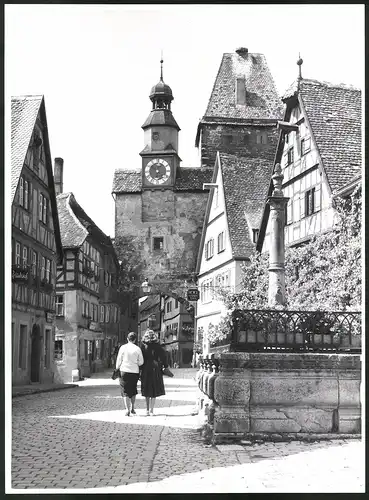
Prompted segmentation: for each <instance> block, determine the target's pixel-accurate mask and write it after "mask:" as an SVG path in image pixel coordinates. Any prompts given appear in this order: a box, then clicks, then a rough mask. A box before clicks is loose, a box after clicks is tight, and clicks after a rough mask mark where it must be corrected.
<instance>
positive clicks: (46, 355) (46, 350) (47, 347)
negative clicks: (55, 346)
mask: <svg viewBox="0 0 369 500" xmlns="http://www.w3.org/2000/svg"><path fill="white" fill-rule="evenodd" d="M50 337H51V330H45V342H44V367H45V368H49V364H50Z"/></svg>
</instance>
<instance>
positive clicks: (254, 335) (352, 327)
mask: <svg viewBox="0 0 369 500" xmlns="http://www.w3.org/2000/svg"><path fill="white" fill-rule="evenodd" d="M232 323H233V327H232V332H231V333H230V334H229V335H228V336H227V338H223V339H222V341H221V342H219V343H218V342H216V343H213V345H212V346H213V347H216V346H218V345H224V344H227V343H228V344H230V350H231V351H246V352H255V351H256V352H260V351H269V350H271V351H284V352H286V351H291V352H299V351H305V352H306V351H319V352H325V351H335V352H337V351H338V352H341V351H342V352H352V353H358V352H361V313H360V312H343V311H283V310H269V309H264V310H256V309H253V310H235V311H234V312H233V314H232Z"/></svg>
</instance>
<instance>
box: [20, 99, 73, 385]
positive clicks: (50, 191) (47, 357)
mask: <svg viewBox="0 0 369 500" xmlns="http://www.w3.org/2000/svg"><path fill="white" fill-rule="evenodd" d="M11 201H12V327H11V335H12V340H11V343H12V353H11V356H12V382H13V384H14V385H16V384H29V383H30V382H40V383H50V382H53V381H54V360H53V351H54V337H55V281H56V266H57V264H58V263H61V262H62V256H63V254H62V246H61V240H60V231H59V220H58V212H57V207H56V196H55V187H54V178H53V171H52V160H51V154H50V145H49V135H48V127H47V120H46V109H45V100H44V97H43V96H39V95H36V96H32V95H28V96H18V97H12V99H11Z"/></svg>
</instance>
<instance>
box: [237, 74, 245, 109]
mask: <svg viewBox="0 0 369 500" xmlns="http://www.w3.org/2000/svg"><path fill="white" fill-rule="evenodd" d="M236 104H246V86H245V79H244V78H237V81H236Z"/></svg>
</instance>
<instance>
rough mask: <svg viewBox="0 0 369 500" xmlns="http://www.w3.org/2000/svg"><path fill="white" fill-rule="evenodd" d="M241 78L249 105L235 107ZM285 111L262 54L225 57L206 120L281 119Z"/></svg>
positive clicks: (236, 54) (230, 54) (232, 54)
mask: <svg viewBox="0 0 369 500" xmlns="http://www.w3.org/2000/svg"><path fill="white" fill-rule="evenodd" d="M239 77H244V78H245V83H246V105H236V99H235V96H236V78H239ZM282 109H283V108H282V103H281V101H280V98H279V96H278V93H277V90H276V87H275V84H274V81H273V78H272V75H271V73H270V71H269V68H268V65H267V62H266V59H265V56H264V55H263V54H251V53H247V54H238V53H236V52H235V53H229V54H223V59H222V62H221V64H220V68H219V71H218V75H217V77H216V80H215V83H214V87H213V91H212V93H211V97H210V100H209V104H208V107H207V110H206V113H205V116H204V119H206V118H216V117H221V118H225V119H240V118H242V119H279V118H281V117H282V112H283V111H282Z"/></svg>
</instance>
